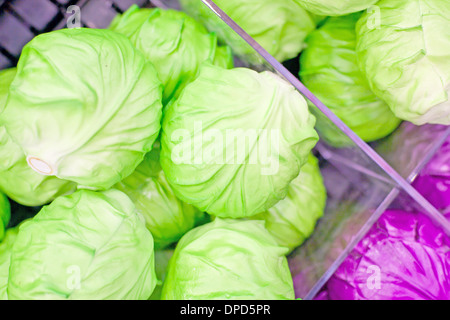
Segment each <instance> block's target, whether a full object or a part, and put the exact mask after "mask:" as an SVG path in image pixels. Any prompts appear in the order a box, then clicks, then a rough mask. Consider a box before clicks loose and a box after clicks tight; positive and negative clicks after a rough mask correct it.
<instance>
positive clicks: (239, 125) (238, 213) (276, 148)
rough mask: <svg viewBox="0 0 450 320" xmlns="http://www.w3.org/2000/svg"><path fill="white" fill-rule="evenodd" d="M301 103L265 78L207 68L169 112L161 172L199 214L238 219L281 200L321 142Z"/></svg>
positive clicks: (243, 70)
mask: <svg viewBox="0 0 450 320" xmlns="http://www.w3.org/2000/svg"><path fill="white" fill-rule="evenodd" d="M314 124H315V118H314V116H312V115H311V114H310V113H309V111H308V108H307V106H306V102H305V100H304V98H303V97H302V96H301V95H300V94H299V93H298V92H297V91H296V90H295V89H294V88H293V87H292V86H291V85H290V84H288V83H287V82H286V81H284V80H282V79H281V78H280V77H278V76H277V75H275V74H273V73H270V72H263V73H257V72H255V71H253V70H250V69H246V68H236V69H232V70H225V69H222V68H218V67H214V66H211V65H204V67H203V68H202V69H201V71H200V75H199V76H198V78H197V79H196V80H195V81H194V82H192V83H191V84H189V85H188V86H187V87H186V89H185V90H184V91H183V93H182V95H181V96H180V98H179V99H178V100H177V101H175V103H173V104H172V105H170V106H169V107H168V108H167V111H166V113H165V117H164V120H163V130H162V138H161V145H162V149H161V166H162V168H163V170H164V173H165V174H166V178H167V180H168V181H169V183H170V185H171V187H172V189H173V190H174V192H175V194H176V195H177V196H178V198H180V199H181V200H183V201H185V202H186V203H189V204H192V205H194V206H196V207H197V208H199V209H200V210H201V211H204V212H207V213H209V214H212V215H215V216H219V217H230V218H231V217H232V218H242V217H249V216H252V215H255V214H257V213H261V212H264V211H265V210H267V209H268V208H270V207H272V206H273V205H274V204H275V203H277V202H278V201H279V200H281V199H283V198H284V197H285V196H286V193H287V188H288V185H289V183H290V182H291V181H292V180H293V179H294V178H295V177H297V176H298V174H299V171H300V168H301V166H302V165H303V164H304V163H306V161H307V158H308V154H309V152H310V151H311V150H312V148H313V147H314V146H315V144H316V143H317V141H318V135H317V132H316V131H315V130H314Z"/></svg>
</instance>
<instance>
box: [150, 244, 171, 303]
mask: <svg viewBox="0 0 450 320" xmlns="http://www.w3.org/2000/svg"><path fill="white" fill-rule="evenodd" d="M173 253H174V249H164V250H157V251H155V270H156V276H157V277H158V284H157V285H156V288H155V290H154V291H153V293H152V295H151V296H150V298H149V300H161V292H162V287H163V284H164V281H165V279H166V275H167V267H168V266H169V261H170V259H171V258H172V256H173Z"/></svg>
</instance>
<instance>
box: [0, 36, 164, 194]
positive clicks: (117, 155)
mask: <svg viewBox="0 0 450 320" xmlns="http://www.w3.org/2000/svg"><path fill="white" fill-rule="evenodd" d="M161 95H162V85H161V82H160V81H159V80H158V78H157V75H156V71H155V69H154V67H153V66H152V65H151V63H150V62H146V60H145V58H144V56H143V55H142V53H140V52H139V51H138V50H137V49H136V48H134V47H133V45H132V44H131V42H130V40H128V39H127V38H126V37H125V36H123V35H121V34H118V33H115V32H113V31H111V30H101V29H87V28H80V29H62V30H57V31H52V32H48V33H44V34H41V35H39V36H37V37H35V38H34V39H33V40H32V41H31V42H29V43H28V44H27V45H26V46H25V47H24V49H23V51H22V55H21V57H20V60H19V63H18V66H17V75H16V77H15V79H14V81H13V82H12V84H11V86H10V91H9V96H8V100H7V103H6V108H5V110H4V112H3V113H2V116H1V119H0V125H4V126H5V127H6V129H7V132H8V134H9V135H10V136H11V138H12V139H13V140H14V141H15V142H16V143H17V144H18V145H19V146H20V147H21V148H22V150H23V151H24V153H25V155H26V156H27V157H36V158H38V159H40V160H42V161H44V162H45V163H47V165H49V167H50V168H51V170H52V171H51V172H50V173H49V174H50V175H55V176H57V177H58V178H61V179H66V180H71V181H74V182H77V183H78V184H80V185H82V186H86V187H89V188H92V189H108V188H110V187H111V186H112V185H114V184H115V183H117V182H118V181H120V180H122V179H123V178H124V177H126V176H128V175H130V174H131V173H132V172H133V171H134V169H135V168H136V167H137V166H138V164H139V163H140V162H141V161H142V160H143V158H144V155H145V154H146V153H147V152H148V151H150V149H151V147H152V144H153V142H154V141H155V139H156V137H157V136H158V134H159V130H160V120H161V116H162V104H161Z"/></svg>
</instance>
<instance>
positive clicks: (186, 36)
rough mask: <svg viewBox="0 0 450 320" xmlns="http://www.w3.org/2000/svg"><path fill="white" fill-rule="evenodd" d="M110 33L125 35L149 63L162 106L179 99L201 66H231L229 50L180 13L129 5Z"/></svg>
mask: <svg viewBox="0 0 450 320" xmlns="http://www.w3.org/2000/svg"><path fill="white" fill-rule="evenodd" d="M110 29H112V30H114V31H116V32H120V33H122V34H124V35H126V36H127V37H128V38H129V39H130V40H131V42H132V43H133V44H134V45H135V46H136V47H137V48H138V49H139V50H140V51H142V52H143V53H144V55H145V57H146V58H147V59H148V60H149V61H151V62H152V63H153V65H154V66H155V68H156V70H157V72H158V75H159V77H160V79H161V81H162V83H163V85H164V94H163V96H164V103H167V102H168V101H169V100H170V99H172V98H173V97H177V96H178V95H179V93H180V92H181V91H182V90H183V88H184V86H185V85H186V84H187V83H188V82H190V81H191V80H192V79H193V78H194V77H195V75H196V74H197V71H198V68H199V66H200V64H201V63H202V62H204V61H210V62H212V63H216V64H217V65H219V66H222V67H225V68H230V67H232V66H233V57H232V54H231V50H230V49H229V48H228V47H219V46H218V45H217V37H216V35H215V34H213V33H208V31H207V30H206V29H205V27H204V26H203V25H202V24H200V23H199V22H197V21H196V20H194V19H193V18H192V17H190V16H188V15H187V14H186V13H184V12H181V11H176V10H171V9H168V10H164V9H160V8H154V9H149V8H143V9H141V8H139V7H138V6H137V5H133V6H131V7H130V8H129V9H128V10H127V11H126V12H125V13H124V14H123V15H119V16H117V17H116V19H114V20H113V22H112V23H111V26H110Z"/></svg>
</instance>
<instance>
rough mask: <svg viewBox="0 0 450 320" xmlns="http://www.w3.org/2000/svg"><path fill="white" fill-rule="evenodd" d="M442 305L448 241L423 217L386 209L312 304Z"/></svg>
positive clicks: (449, 288)
mask: <svg viewBox="0 0 450 320" xmlns="http://www.w3.org/2000/svg"><path fill="white" fill-rule="evenodd" d="M327 296H328V298H329V299H330V300H448V299H450V238H449V237H448V236H446V235H445V233H444V232H443V231H442V230H441V229H440V228H438V227H436V226H435V224H433V223H432V221H431V220H430V219H429V218H428V217H426V216H425V215H423V214H420V213H410V212H404V211H399V210H388V211H386V212H384V213H383V215H382V216H381V218H380V219H379V220H378V222H377V223H376V224H375V225H374V226H373V227H372V228H371V230H370V231H369V232H368V233H367V234H366V236H365V237H364V238H363V240H362V241H360V242H359V243H358V245H357V246H356V248H355V249H354V250H353V251H352V253H351V254H350V255H349V256H348V257H347V258H346V259H345V261H344V262H343V263H342V264H341V265H340V267H339V268H338V270H337V271H336V273H335V274H334V275H333V276H332V277H331V278H330V280H329V281H328V283H327V285H326V293H323V292H322V293H321V294H320V295H319V296H318V297H317V299H318V300H323V299H324V298H325V299H326V297H327Z"/></svg>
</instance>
